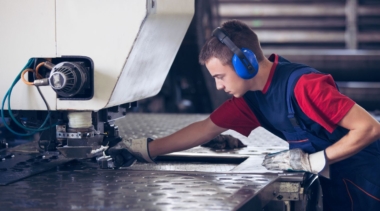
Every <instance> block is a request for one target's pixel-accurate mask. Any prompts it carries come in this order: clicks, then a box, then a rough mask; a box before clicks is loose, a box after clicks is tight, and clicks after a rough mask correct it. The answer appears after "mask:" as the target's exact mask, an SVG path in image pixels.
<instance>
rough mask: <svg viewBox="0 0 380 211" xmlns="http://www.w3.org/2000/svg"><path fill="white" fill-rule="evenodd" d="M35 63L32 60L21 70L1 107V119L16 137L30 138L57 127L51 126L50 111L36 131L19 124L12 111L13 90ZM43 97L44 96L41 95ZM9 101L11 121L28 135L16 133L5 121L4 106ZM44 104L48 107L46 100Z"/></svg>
mask: <svg viewBox="0 0 380 211" xmlns="http://www.w3.org/2000/svg"><path fill="white" fill-rule="evenodd" d="M33 62H35V59H33V58H31V59H29V61H28V63H27V64H26V65H25V67H24V68H23V69H22V70H21V72H20V73H19V74H18V75H17V77H16V78H15V80H14V81H13V83H12V85H11V87H10V88H9V89H8V91H7V92H6V94H5V96H4V98H3V101H2V107H1V118H2V120H3V122H4V125H5V127H6V128H7V129H8V130H9V131H11V132H12V133H13V134H15V135H19V136H30V135H33V134H35V133H36V132H40V131H44V130H47V129H49V128H51V127H54V126H55V125H52V124H51V118H50V116H51V114H50V109H49V108H48V109H49V110H48V115H47V116H46V118H45V121H44V122H43V123H42V125H41V126H40V127H39V128H37V129H35V128H28V127H26V126H24V125H23V124H21V123H20V122H18V120H17V119H16V118H15V117H14V115H13V113H12V109H11V104H10V101H11V94H12V90H13V88H14V86H15V85H16V83H17V82H18V81H19V80H20V78H21V76H22V73H23V72H24V71H25V70H26V69H27V68H29V67H30V66H31V64H32V63H33ZM36 75H37V74H36ZM41 96H43V95H41ZM6 100H8V112H9V116H10V117H11V119H12V120H13V121H14V122H15V123H16V124H17V125H18V126H20V127H21V128H23V129H24V130H26V131H27V132H26V133H19V132H16V131H14V130H12V129H11V128H10V127H9V126H8V124H6V121H5V118H4V105H5V101H6ZM43 100H44V102H45V103H46V104H45V105H47V102H46V100H45V98H43ZM49 119H50V125H49V126H47V127H45V125H46V123H47V121H48V120H49Z"/></svg>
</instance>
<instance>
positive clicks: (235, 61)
mask: <svg viewBox="0 0 380 211" xmlns="http://www.w3.org/2000/svg"><path fill="white" fill-rule="evenodd" d="M241 51H242V52H243V54H244V55H245V57H247V59H248V61H249V62H250V63H251V64H252V66H253V68H254V70H253V71H252V73H250V71H248V69H247V68H246V67H245V65H244V64H243V62H242V61H241V59H240V58H239V57H238V56H237V55H236V54H234V56H233V57H232V65H233V66H234V69H235V71H236V74H238V76H240V77H241V78H243V79H251V78H253V77H255V75H256V74H257V72H258V69H259V64H258V62H257V59H256V56H255V54H254V53H253V52H252V51H251V50H249V49H247V48H242V49H241Z"/></svg>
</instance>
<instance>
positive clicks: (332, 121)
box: [210, 54, 355, 136]
mask: <svg viewBox="0 0 380 211" xmlns="http://www.w3.org/2000/svg"><path fill="white" fill-rule="evenodd" d="M278 59H279V56H278V55H275V54H272V55H271V56H270V57H269V60H270V61H272V62H273V65H272V68H271V70H270V74H269V77H268V80H267V82H266V84H265V86H264V89H263V90H262V93H263V94H264V95H265V94H266V92H267V91H268V89H269V87H270V86H271V82H272V78H273V75H274V74H275V72H276V69H278V68H277V64H278ZM294 96H295V98H296V101H297V103H298V105H299V107H300V108H301V110H302V111H303V112H304V114H306V116H307V117H309V118H310V119H312V120H313V121H315V122H316V123H318V124H319V125H321V126H322V127H323V128H324V129H326V130H327V131H328V132H330V133H332V132H333V131H334V130H335V128H336V127H337V124H338V123H339V121H340V120H341V119H342V118H343V117H344V116H345V115H346V114H347V112H348V111H349V110H350V109H351V108H352V107H353V105H354V104H355V102H354V101H353V100H351V99H350V98H348V97H347V96H345V95H343V94H341V93H340V92H339V91H338V89H337V88H336V85H335V82H334V79H333V78H332V76H331V75H328V74H320V73H310V74H305V75H302V76H301V77H300V78H299V80H298V81H297V83H296V85H295V87H294ZM210 119H211V120H212V121H213V123H214V124H216V125H217V126H219V127H222V128H226V129H232V130H235V131H237V132H239V133H241V134H242V135H245V136H248V135H249V134H250V133H251V131H252V130H253V129H255V128H256V127H258V126H261V125H260V122H259V120H258V119H257V115H255V113H254V112H253V111H252V110H251V108H250V107H249V106H248V104H247V102H246V101H245V99H244V98H243V97H241V98H235V97H232V98H231V99H229V100H227V101H226V102H225V103H223V104H222V105H221V106H220V107H219V108H217V109H216V110H215V111H214V112H213V113H212V114H211V115H210Z"/></svg>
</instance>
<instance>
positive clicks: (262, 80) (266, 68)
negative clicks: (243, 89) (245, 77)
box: [250, 59, 273, 91]
mask: <svg viewBox="0 0 380 211" xmlns="http://www.w3.org/2000/svg"><path fill="white" fill-rule="evenodd" d="M272 66H273V62H271V61H269V60H268V59H264V60H263V61H261V62H260V63H259V71H258V73H257V75H256V76H255V77H253V78H252V79H251V81H250V82H251V83H250V87H251V88H250V91H258V90H260V91H262V90H263V89H264V87H265V85H266V84H267V81H268V78H269V75H270V71H271V69H272Z"/></svg>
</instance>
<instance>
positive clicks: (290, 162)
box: [262, 149, 330, 178]
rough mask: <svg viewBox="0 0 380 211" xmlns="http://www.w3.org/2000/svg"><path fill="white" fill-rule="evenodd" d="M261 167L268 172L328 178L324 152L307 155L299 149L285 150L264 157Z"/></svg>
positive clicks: (327, 166) (328, 172)
mask: <svg viewBox="0 0 380 211" xmlns="http://www.w3.org/2000/svg"><path fill="white" fill-rule="evenodd" d="M262 165H263V166H265V168H267V169H268V170H290V171H306V172H311V173H313V174H320V175H321V176H324V177H326V178H330V171H329V165H327V164H326V157H325V152H324V151H319V152H316V153H313V154H308V153H305V152H303V151H302V150H301V149H291V150H285V151H281V152H277V153H273V154H268V155H266V156H265V158H264V161H263V163H262Z"/></svg>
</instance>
